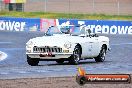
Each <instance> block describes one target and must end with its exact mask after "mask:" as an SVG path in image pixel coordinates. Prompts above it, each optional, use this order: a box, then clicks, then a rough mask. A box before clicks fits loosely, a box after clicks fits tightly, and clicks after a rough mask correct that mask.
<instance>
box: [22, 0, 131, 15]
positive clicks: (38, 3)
mask: <svg viewBox="0 0 132 88" xmlns="http://www.w3.org/2000/svg"><path fill="white" fill-rule="evenodd" d="M24 11H26V12H36V11H38V12H39V11H43V12H61V13H87V14H93V13H97V14H112V15H132V0H27V2H26V3H25V5H24Z"/></svg>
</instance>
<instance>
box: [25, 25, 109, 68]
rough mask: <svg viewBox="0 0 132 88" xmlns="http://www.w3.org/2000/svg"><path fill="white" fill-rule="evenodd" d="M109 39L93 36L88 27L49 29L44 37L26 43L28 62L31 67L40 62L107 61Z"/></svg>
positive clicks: (75, 62) (76, 62) (74, 62)
mask: <svg viewBox="0 0 132 88" xmlns="http://www.w3.org/2000/svg"><path fill="white" fill-rule="evenodd" d="M109 48H110V47H109V38H108V37H105V36H98V35H97V34H92V33H91V31H90V29H88V28H86V27H79V26H78V27H72V28H57V27H53V26H52V27H49V29H48V30H47V32H46V33H44V36H42V37H36V38H33V39H30V40H29V41H28V42H27V43H26V55H27V62H28V64H29V65H31V66H36V65H38V63H39V61H53V60H54V61H56V62H57V63H63V62H64V61H69V63H70V64H78V63H79V61H80V60H85V59H93V58H94V59H95V61H96V62H103V61H104V60H105V55H106V52H107V51H108V50H109Z"/></svg>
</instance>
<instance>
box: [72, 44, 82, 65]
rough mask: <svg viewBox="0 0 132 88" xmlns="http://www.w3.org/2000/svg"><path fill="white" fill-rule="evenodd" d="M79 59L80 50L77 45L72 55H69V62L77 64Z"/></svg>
mask: <svg viewBox="0 0 132 88" xmlns="http://www.w3.org/2000/svg"><path fill="white" fill-rule="evenodd" d="M80 59H81V51H80V47H79V46H75V48H74V51H73V55H72V56H71V58H70V60H69V63H70V64H76V65H77V64H79V61H80Z"/></svg>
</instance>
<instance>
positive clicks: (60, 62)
mask: <svg viewBox="0 0 132 88" xmlns="http://www.w3.org/2000/svg"><path fill="white" fill-rule="evenodd" d="M56 62H57V63H58V64H62V63H63V62H64V60H63V59H59V60H56Z"/></svg>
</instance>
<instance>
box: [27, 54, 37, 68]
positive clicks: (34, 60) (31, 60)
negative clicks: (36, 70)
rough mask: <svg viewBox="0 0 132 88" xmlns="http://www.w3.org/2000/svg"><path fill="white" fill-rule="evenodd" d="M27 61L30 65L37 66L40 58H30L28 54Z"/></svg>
mask: <svg viewBox="0 0 132 88" xmlns="http://www.w3.org/2000/svg"><path fill="white" fill-rule="evenodd" d="M27 62H28V64H29V65H31V66H37V65H38V63H39V60H38V59H37V58H30V57H29V56H28V55H27Z"/></svg>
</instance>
